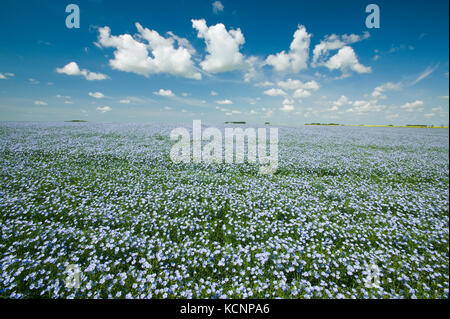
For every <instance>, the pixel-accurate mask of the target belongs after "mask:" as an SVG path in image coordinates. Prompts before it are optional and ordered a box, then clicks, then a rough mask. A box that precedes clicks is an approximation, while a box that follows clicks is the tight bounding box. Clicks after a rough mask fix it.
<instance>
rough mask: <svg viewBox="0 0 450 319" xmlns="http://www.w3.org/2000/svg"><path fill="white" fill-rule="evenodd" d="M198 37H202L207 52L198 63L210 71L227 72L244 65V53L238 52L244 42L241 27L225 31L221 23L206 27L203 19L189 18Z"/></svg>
mask: <svg viewBox="0 0 450 319" xmlns="http://www.w3.org/2000/svg"><path fill="white" fill-rule="evenodd" d="M191 21H192V27H193V28H194V29H196V30H197V32H198V34H197V36H198V38H200V39H204V40H205V43H206V51H207V52H208V54H207V55H206V57H205V59H204V60H203V61H202V62H201V63H200V65H201V67H202V68H203V70H205V71H206V72H211V73H220V72H228V71H233V70H236V69H240V68H242V67H244V55H243V54H242V53H240V52H239V48H240V46H241V45H243V44H244V43H245V39H244V35H243V34H242V32H241V29H236V30H230V31H227V29H226V28H225V26H224V25H223V24H222V23H218V24H216V25H214V26H210V27H208V26H207V25H206V21H205V20H204V19H200V20H194V19H193V20H191Z"/></svg>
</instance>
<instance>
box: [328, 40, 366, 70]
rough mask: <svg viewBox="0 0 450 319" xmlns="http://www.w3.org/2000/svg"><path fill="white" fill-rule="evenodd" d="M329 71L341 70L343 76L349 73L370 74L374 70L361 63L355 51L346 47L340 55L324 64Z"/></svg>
mask: <svg viewBox="0 0 450 319" xmlns="http://www.w3.org/2000/svg"><path fill="white" fill-rule="evenodd" d="M323 65H324V66H326V67H327V68H328V69H329V70H336V69H339V70H341V71H342V73H343V74H348V72H349V71H354V72H357V73H370V72H372V69H371V68H370V67H367V66H364V65H362V64H361V63H359V60H358V57H357V56H356V53H355V51H354V50H353V49H352V48H351V47H349V46H344V47H343V48H341V49H340V50H339V51H338V53H336V54H335V55H333V56H332V57H331V58H330V59H329V60H328V61H327V62H325V63H324V64H323Z"/></svg>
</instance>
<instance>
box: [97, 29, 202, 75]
mask: <svg viewBox="0 0 450 319" xmlns="http://www.w3.org/2000/svg"><path fill="white" fill-rule="evenodd" d="M136 28H137V30H138V32H139V33H138V34H137V35H136V36H135V37H133V36H131V35H130V34H122V35H119V36H113V35H111V29H110V28H109V27H107V26H105V27H103V28H100V29H99V36H98V45H99V46H101V47H112V48H115V49H116V51H114V59H111V60H110V61H109V64H110V65H111V67H112V68H113V69H116V70H120V71H124V72H132V73H136V74H139V75H143V76H146V77H148V76H149V75H150V74H158V73H168V74H171V75H174V76H180V77H185V78H190V79H195V80H200V79H201V78H202V75H201V74H200V73H199V72H197V70H196V69H195V67H194V64H193V62H192V59H191V58H192V53H193V49H192V46H191V45H190V44H189V42H188V41H187V40H186V39H182V38H179V37H177V36H175V35H174V34H173V33H172V32H168V33H167V34H168V37H167V38H165V37H163V36H161V35H160V34H159V33H158V32H156V31H154V30H149V29H147V28H143V27H142V26H141V25H140V24H139V23H136ZM175 43H177V45H178V46H177V48H175ZM149 52H150V53H151V56H149Z"/></svg>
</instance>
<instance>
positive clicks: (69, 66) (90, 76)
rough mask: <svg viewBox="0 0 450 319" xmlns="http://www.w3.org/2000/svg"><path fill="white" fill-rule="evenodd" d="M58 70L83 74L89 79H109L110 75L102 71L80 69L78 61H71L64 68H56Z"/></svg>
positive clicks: (77, 74) (78, 74)
mask: <svg viewBox="0 0 450 319" xmlns="http://www.w3.org/2000/svg"><path fill="white" fill-rule="evenodd" d="M56 72H58V73H61V74H66V75H73V76H83V77H84V78H85V79H86V80H88V81H95V80H106V79H108V76H107V75H105V74H102V73H95V72H91V71H89V70H86V69H82V70H80V68H79V67H78V64H77V63H76V62H70V63H68V64H66V65H65V66H64V67H62V68H56Z"/></svg>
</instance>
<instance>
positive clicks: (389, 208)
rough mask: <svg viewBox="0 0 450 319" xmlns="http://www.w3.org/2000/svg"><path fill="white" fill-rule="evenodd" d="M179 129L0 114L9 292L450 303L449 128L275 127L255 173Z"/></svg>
mask: <svg viewBox="0 0 450 319" xmlns="http://www.w3.org/2000/svg"><path fill="white" fill-rule="evenodd" d="M173 127H175V126H173V125H172V126H171V125H153V124H94V123H12V122H8V123H6V122H3V123H0V180H1V183H0V236H1V241H0V268H1V276H0V297H3V298H36V297H41V298H61V297H62V298H448V296H449V190H448V187H449V146H448V143H449V131H448V129H414V128H362V127H314V126H305V127H298V128H279V141H280V144H279V152H280V157H279V168H278V171H277V172H276V173H275V174H274V175H260V174H258V166H257V165H256V164H234V165H228V164H209V165H207V164H174V163H172V162H171V160H170V158H169V151H170V147H171V145H172V142H171V141H170V140H169V134H170V131H171V129H172V128H173ZM71 264H76V265H78V266H79V269H80V270H81V282H80V286H79V287H78V288H76V287H75V288H71V287H66V286H65V278H66V277H67V270H66V268H67V266H68V265H71ZM369 265H376V266H377V267H378V269H379V287H372V288H368V287H367V286H366V284H365V281H366V279H367V277H368V275H369V273H368V267H369Z"/></svg>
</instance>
